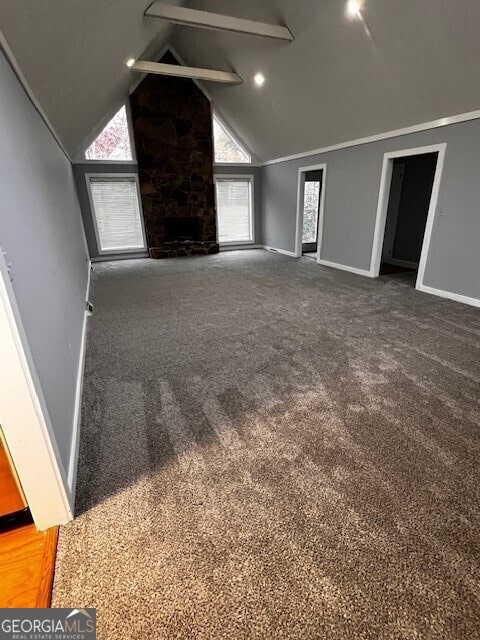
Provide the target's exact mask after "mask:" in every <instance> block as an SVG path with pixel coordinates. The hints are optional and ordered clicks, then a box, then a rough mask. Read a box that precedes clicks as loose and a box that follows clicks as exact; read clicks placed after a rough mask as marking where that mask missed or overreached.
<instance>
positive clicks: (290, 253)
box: [261, 244, 297, 258]
mask: <svg viewBox="0 0 480 640" xmlns="http://www.w3.org/2000/svg"><path fill="white" fill-rule="evenodd" d="M261 248H262V249H265V250H266V251H271V252H272V253H280V254H282V255H283V256H290V258H296V257H297V254H296V253H295V251H286V250H285V249H277V248H276V247H269V246H267V245H265V244H263V245H262V247H261Z"/></svg>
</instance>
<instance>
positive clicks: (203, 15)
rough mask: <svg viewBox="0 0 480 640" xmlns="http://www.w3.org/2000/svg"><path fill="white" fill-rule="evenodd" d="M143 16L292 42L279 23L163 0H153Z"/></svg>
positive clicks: (291, 38) (289, 33) (286, 30)
mask: <svg viewBox="0 0 480 640" xmlns="http://www.w3.org/2000/svg"><path fill="white" fill-rule="evenodd" d="M145 16H146V17H147V18H157V19H159V20H166V21H167V22H173V23H175V24H181V25H186V26H189V27H199V28H200V29H213V30H216V31H230V32H235V33H244V34H248V35H252V36H260V37H262V38H273V39H275V40H286V41H287V42H292V40H293V35H292V34H291V32H290V30H289V29H288V28H287V27H284V26H283V25H280V24H267V23H265V22H256V21H255V20H245V19H244V18H235V17H233V16H226V15H223V14H220V13H211V12H210V11H199V10H197V9H188V8H187V7H175V6H173V5H170V4H164V3H163V2H153V3H152V4H151V5H150V6H149V7H148V9H147V10H146V11H145Z"/></svg>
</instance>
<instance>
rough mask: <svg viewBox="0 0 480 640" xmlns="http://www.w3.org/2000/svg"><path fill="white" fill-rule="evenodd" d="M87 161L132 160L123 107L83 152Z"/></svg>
mask: <svg viewBox="0 0 480 640" xmlns="http://www.w3.org/2000/svg"><path fill="white" fill-rule="evenodd" d="M85 158H86V159H87V160H132V159H133V158H132V147H131V145H130V134H129V132H128V122H127V112H126V110H125V105H124V106H123V107H122V108H121V109H120V110H119V111H117V113H116V114H115V115H114V116H113V118H112V119H111V120H110V122H109V123H108V124H107V126H106V127H105V129H104V130H103V131H102V133H101V134H100V135H99V136H98V137H97V138H96V139H95V140H94V141H93V142H92V144H91V145H90V146H89V147H88V149H87V150H86V152H85Z"/></svg>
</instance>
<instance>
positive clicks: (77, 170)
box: [73, 163, 262, 260]
mask: <svg viewBox="0 0 480 640" xmlns="http://www.w3.org/2000/svg"><path fill="white" fill-rule="evenodd" d="M213 171H214V174H215V175H218V174H229V175H231V174H242V175H245V174H253V175H254V176H255V181H254V215H255V244H261V239H262V219H261V207H262V184H261V177H262V176H261V168H260V167H251V166H245V165H232V166H226V167H218V166H214V170H213ZM73 172H74V176H75V183H76V186H77V192H78V198H79V201H80V206H81V210H82V217H83V223H84V227H85V234H86V236H87V242H88V249H89V252H90V256H91V258H92V260H95V259H97V258H100V256H99V253H98V246H97V241H96V238H95V229H94V226H93V218H92V211H91V207H90V201H89V199H88V191H87V183H86V180H85V175H86V174H87V173H138V170H137V166H136V164H109V163H84V164H76V165H74V167H73ZM123 255H124V256H125V257H128V258H132V257H140V256H147V255H148V254H147V252H142V253H138V254H131V253H129V254H123ZM123 255H122V254H109V255H108V256H101V258H102V259H105V260H111V259H112V258H115V257H118V258H120V257H123Z"/></svg>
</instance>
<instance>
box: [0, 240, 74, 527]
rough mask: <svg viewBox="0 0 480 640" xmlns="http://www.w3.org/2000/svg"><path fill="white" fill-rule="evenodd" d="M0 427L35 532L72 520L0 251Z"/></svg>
mask: <svg viewBox="0 0 480 640" xmlns="http://www.w3.org/2000/svg"><path fill="white" fill-rule="evenodd" d="M0 423H1V425H2V430H3V433H4V436H5V440H6V442H7V445H8V448H9V451H10V454H11V456H12V460H13V462H14V465H15V469H16V471H17V475H18V477H19V480H20V483H21V485H22V489H23V492H24V494H25V497H26V499H27V503H28V506H29V507H30V511H31V513H32V516H33V519H34V521H35V524H36V526H37V528H38V529H40V530H44V529H48V528H49V527H51V526H54V525H57V524H64V523H66V522H68V521H69V520H71V519H72V517H73V512H72V506H71V505H72V495H71V493H70V490H69V487H68V481H67V476H66V473H65V470H64V468H63V466H62V463H61V459H60V454H59V451H58V447H57V444H56V441H55V436H54V433H53V428H52V424H51V422H50V418H49V415H48V411H47V407H46V403H45V399H44V398H43V394H42V391H41V387H40V384H39V380H38V377H37V374H36V371H35V366H34V363H33V358H32V355H31V353H30V349H29V346H28V341H27V337H26V335H25V331H24V329H23V325H22V321H21V317H20V312H19V310H18V307H17V304H16V300H15V295H14V292H13V287H12V285H11V282H10V277H9V274H8V270H7V266H6V264H5V260H4V258H3V254H2V251H1V248H0Z"/></svg>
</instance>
